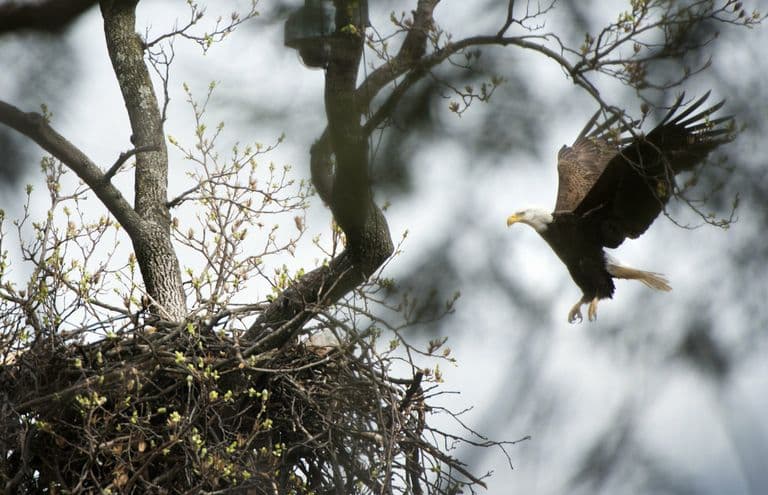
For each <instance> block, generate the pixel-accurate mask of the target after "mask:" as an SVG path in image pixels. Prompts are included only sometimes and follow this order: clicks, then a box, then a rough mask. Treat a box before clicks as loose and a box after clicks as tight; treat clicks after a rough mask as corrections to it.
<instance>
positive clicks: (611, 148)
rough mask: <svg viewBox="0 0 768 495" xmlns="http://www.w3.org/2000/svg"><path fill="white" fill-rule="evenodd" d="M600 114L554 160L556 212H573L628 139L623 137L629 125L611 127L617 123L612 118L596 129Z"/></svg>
mask: <svg viewBox="0 0 768 495" xmlns="http://www.w3.org/2000/svg"><path fill="white" fill-rule="evenodd" d="M602 113H603V112H602V111H601V110H598V111H597V112H596V113H595V114H594V115H593V116H592V118H591V119H589V121H588V122H587V124H586V125H585V126H584V128H583V129H582V131H581V132H580V133H579V136H578V137H577V138H576V141H575V142H574V143H573V145H572V146H571V147H567V146H563V147H562V148H561V149H560V153H558V157H557V172H558V187H557V201H556V202H555V211H556V212H566V211H573V210H574V209H575V208H576V207H577V206H578V205H579V203H581V201H582V200H583V199H584V196H585V195H586V194H587V192H588V191H589V190H590V188H591V187H592V185H593V184H594V183H595V182H596V181H597V179H598V178H599V177H600V175H601V174H602V173H603V170H604V169H605V167H606V165H607V164H608V162H610V160H611V159H612V158H613V157H614V156H615V155H616V153H617V152H618V150H619V148H620V147H621V145H623V144H626V142H627V138H622V137H621V136H622V134H623V132H624V131H625V130H627V129H628V128H629V125H627V124H622V125H621V126H619V127H618V128H612V126H613V125H614V124H615V123H616V121H617V120H618V119H619V115H617V114H614V115H612V116H611V117H609V118H608V119H606V120H605V121H604V122H603V123H601V124H600V125H598V126H597V127H595V123H596V122H597V120H598V118H599V117H600V115H601V114H602Z"/></svg>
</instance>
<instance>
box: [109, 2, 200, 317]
mask: <svg viewBox="0 0 768 495" xmlns="http://www.w3.org/2000/svg"><path fill="white" fill-rule="evenodd" d="M137 3H138V2H137V0H103V1H102V2H101V11H102V15H103V17H104V33H105V35H106V40H107V49H108V51H109V57H110V59H111V61H112V67H113V68H114V71H115V75H116V76H117V82H118V84H119V85H120V91H121V92H122V94H123V100H124V102H125V107H126V110H127V111H128V117H129V119H130V122H131V130H132V132H133V136H132V141H133V143H134V145H135V146H137V147H138V148H147V149H151V150H153V151H147V152H144V153H139V154H137V155H136V171H135V181H134V182H135V203H134V209H135V210H136V213H138V214H139V216H140V217H141V218H142V219H143V220H144V221H143V222H142V224H141V227H142V228H141V230H140V231H139V232H138V235H137V236H136V237H135V238H132V240H133V246H134V250H135V251H136V259H137V261H138V262H139V266H140V267H141V274H142V277H143V279H144V284H145V286H146V289H147V292H148V293H149V294H150V295H151V296H152V297H153V298H154V299H155V303H156V305H157V307H158V310H159V313H160V315H161V316H162V317H164V318H167V319H171V320H181V319H183V318H184V316H186V305H185V302H184V292H183V290H182V285H181V270H180V268H179V261H178V259H177V257H176V253H175V251H174V248H173V245H172V243H171V232H170V225H171V217H170V212H169V211H168V207H167V205H166V203H167V201H168V193H167V189H168V153H167V150H166V146H165V137H164V134H163V122H162V117H161V113H160V107H159V105H158V102H157V97H156V96H155V92H154V89H153V86H152V81H151V79H150V76H149V70H148V69H147V65H146V63H145V62H144V50H143V45H142V42H141V39H140V38H139V36H138V34H136V29H135V25H136V12H135V9H136V4H137Z"/></svg>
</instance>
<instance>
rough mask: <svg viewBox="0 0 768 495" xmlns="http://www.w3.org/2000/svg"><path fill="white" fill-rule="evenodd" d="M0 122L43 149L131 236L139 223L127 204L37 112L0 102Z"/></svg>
mask: <svg viewBox="0 0 768 495" xmlns="http://www.w3.org/2000/svg"><path fill="white" fill-rule="evenodd" d="M0 122H2V123H4V124H6V125H7V126H9V127H11V128H13V129H15V130H17V131H19V132H20V133H22V134H24V135H26V136H28V137H29V138H31V139H32V140H33V141H35V142H36V143H37V144H39V145H40V146H41V147H42V148H43V149H44V150H46V151H47V152H49V153H51V154H52V155H53V156H55V157H56V158H57V159H59V160H61V162H62V163H64V164H65V165H66V166H67V167H69V168H70V169H72V170H73V171H74V172H75V173H76V174H77V176H78V177H80V179H82V181H83V182H85V183H86V184H87V185H88V187H90V188H91V189H92V190H93V192H94V193H95V194H96V196H97V197H98V198H99V199H100V200H101V201H102V203H104V206H106V207H107V209H108V210H109V212H110V213H112V215H114V216H115V218H116V219H117V221H118V222H120V224H121V225H122V226H123V227H124V228H125V230H126V231H127V232H128V233H129V234H135V233H136V232H137V231H138V229H139V227H140V224H141V217H139V216H138V215H137V214H136V212H135V211H133V208H131V205H130V204H129V203H128V202H127V201H126V200H125V198H123V195H122V193H120V191H119V190H117V188H115V187H114V186H113V185H112V184H110V182H109V180H105V176H104V173H103V172H102V171H101V169H99V167H98V166H96V164H94V163H93V162H92V161H91V159H90V158H88V157H87V156H86V155H85V154H84V153H83V152H82V151H80V150H79V149H78V148H77V147H76V146H74V145H73V144H72V143H70V142H69V141H67V140H66V139H65V138H64V137H63V136H62V135H61V134H59V133H58V132H56V131H55V130H54V129H53V128H52V127H51V126H50V125H49V124H48V122H47V121H46V119H45V118H44V117H43V116H42V115H40V114H38V113H34V112H31V113H26V112H22V111H21V110H19V109H18V108H16V107H15V106H13V105H10V104H8V103H6V102H3V101H0Z"/></svg>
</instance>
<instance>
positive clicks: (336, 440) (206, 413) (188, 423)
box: [0, 323, 482, 494]
mask: <svg viewBox="0 0 768 495" xmlns="http://www.w3.org/2000/svg"><path fill="white" fill-rule="evenodd" d="M365 342H367V341H365V340H364V339H362V338H357V339H351V340H349V341H348V342H347V343H346V344H341V345H338V346H333V347H324V348H317V347H311V346H309V345H307V344H306V343H302V342H300V341H298V340H296V339H293V340H292V341H291V342H290V343H289V344H286V345H285V346H283V347H282V348H280V349H271V350H268V351H265V352H260V353H253V352H252V350H253V349H252V348H251V349H249V348H248V346H246V345H245V344H244V343H242V342H240V341H239V339H238V338H237V336H233V335H231V334H229V335H223V334H221V333H217V332H214V331H212V330H211V329H210V328H206V327H205V326H203V325H196V324H192V323H190V324H187V325H185V326H178V327H173V328H160V329H158V328H156V327H153V326H149V325H146V324H137V325H136V326H135V327H134V328H133V329H132V331H130V332H126V333H125V334H119V335H114V336H112V337H108V338H106V339H103V340H101V341H98V342H94V343H87V344H84V343H80V344H78V343H72V342H70V343H67V344H64V343H63V342H56V341H50V340H49V341H42V339H40V340H39V341H38V342H36V343H35V344H34V345H32V346H31V347H30V348H28V349H27V350H26V351H25V352H23V353H18V354H17V355H16V356H13V358H12V359H11V358H10V357H9V356H6V364H5V365H4V366H3V367H2V368H0V394H2V397H1V398H0V401H1V402H2V406H1V407H2V425H0V428H1V430H0V446H1V449H2V451H1V452H0V453H2V458H0V482H2V484H3V485H4V487H5V489H6V490H7V491H9V492H13V491H14V490H15V491H16V492H19V493H32V492H35V493H37V492H40V491H48V492H49V493H61V492H73V493H82V492H91V491H99V490H101V491H107V492H112V493H145V492H148V491H151V492H154V493H200V492H233V491H234V492H237V493H252V494H261V493H265V494H266V493H270V494H283V493H297V494H301V493H307V494H309V493H316V494H320V493H329V494H330V493H339V494H341V493H344V494H346V493H416V494H419V493H453V492H455V491H456V490H458V489H460V488H461V487H463V486H464V487H466V486H469V487H472V486H473V485H474V484H476V483H479V484H482V482H481V481H480V480H479V479H477V478H474V477H473V476H471V475H470V474H469V473H468V472H467V471H466V470H465V469H464V468H463V467H462V465H461V464H460V463H459V462H458V461H456V460H455V459H453V458H452V457H450V456H449V455H448V454H446V453H444V452H443V450H444V449H445V446H442V447H441V448H442V449H443V450H441V449H440V448H438V447H436V443H437V442H438V441H440V440H442V441H447V440H449V439H450V437H447V436H442V434H441V433H439V432H436V431H435V430H432V429H431V428H430V427H429V426H428V425H427V424H426V419H427V417H428V415H429V412H430V408H429V406H428V405H427V404H426V402H425V391H424V389H423V382H424V383H426V380H423V379H422V378H423V374H422V373H421V372H420V371H415V372H414V373H413V374H412V376H410V377H408V378H406V379H394V378H391V377H390V376H389V366H390V364H391V363H390V362H389V361H388V360H385V359H381V356H380V355H379V354H377V353H376V352H375V351H374V347H373V346H372V345H368V344H366V343H365ZM425 432H426V434H425ZM428 439H429V440H428ZM425 490H426V491H425Z"/></svg>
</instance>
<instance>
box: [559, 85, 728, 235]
mask: <svg viewBox="0 0 768 495" xmlns="http://www.w3.org/2000/svg"><path fill="white" fill-rule="evenodd" d="M708 96H709V93H707V94H705V95H704V96H702V97H701V98H699V99H698V100H696V101H695V102H694V103H692V104H690V105H688V106H687V107H686V108H685V109H684V110H683V111H682V112H680V113H677V111H678V109H679V108H680V107H681V105H682V102H683V95H681V96H680V97H678V98H677V99H676V100H675V102H674V103H673V105H672V107H671V108H670V110H669V111H668V112H667V114H666V115H665V117H664V119H662V122H661V123H660V124H659V125H658V126H656V127H655V128H654V129H653V130H652V131H651V132H650V133H649V134H648V135H647V136H636V137H634V138H630V139H629V140H628V141H627V140H622V141H625V143H623V144H624V145H623V146H621V148H620V149H616V152H615V153H614V155H613V156H612V157H611V158H609V159H608V160H607V161H606V162H605V163H601V164H600V166H601V167H602V173H601V174H599V177H597V178H596V179H595V180H594V182H593V183H592V184H591V186H590V187H589V190H588V191H587V192H584V193H583V194H582V200H581V201H580V203H579V204H578V205H577V206H575V207H574V208H573V212H574V213H575V214H576V215H581V216H583V215H593V216H598V217H601V219H602V221H603V222H604V223H610V227H611V230H612V231H613V232H614V236H615V241H614V242H612V243H611V244H615V245H618V244H620V243H621V240H623V239H624V238H625V237H630V238H635V237H638V236H639V235H640V234H642V233H643V232H645V230H646V229H647V228H648V227H649V226H650V225H651V223H652V222H653V220H654V219H655V218H656V217H657V216H658V215H659V213H661V211H662V210H663V209H664V205H665V204H666V202H667V201H668V200H669V198H670V196H671V195H672V193H673V191H674V176H675V175H676V174H678V173H679V172H682V171H684V170H689V169H691V168H693V167H695V166H696V165H698V164H699V163H701V162H702V161H703V160H704V159H705V158H706V157H707V155H708V154H709V153H710V152H711V151H712V150H714V149H715V148H717V147H718V146H720V145H721V144H723V143H726V142H728V141H730V140H731V138H732V126H733V118H732V117H721V118H718V119H714V120H710V119H709V116H710V115H711V114H713V113H714V112H716V111H717V110H719V109H720V108H721V107H722V105H723V102H719V103H717V104H715V105H713V106H711V107H709V108H706V109H704V110H701V111H698V112H697V110H699V108H700V107H701V106H702V104H703V103H704V102H705V101H706V100H707V97H708ZM574 147H575V145H574ZM561 154H562V152H561ZM579 167H582V168H587V167H588V166H587V165H573V166H572V168H574V169H578V168H579ZM561 183H562V180H561ZM606 245H608V244H606ZM611 247H613V246H611Z"/></svg>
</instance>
